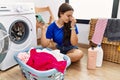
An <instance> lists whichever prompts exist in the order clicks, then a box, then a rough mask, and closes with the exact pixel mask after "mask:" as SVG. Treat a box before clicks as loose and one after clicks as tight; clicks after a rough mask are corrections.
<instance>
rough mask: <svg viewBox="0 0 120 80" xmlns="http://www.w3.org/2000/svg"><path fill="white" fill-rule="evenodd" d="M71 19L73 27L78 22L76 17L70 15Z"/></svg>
mask: <svg viewBox="0 0 120 80" xmlns="http://www.w3.org/2000/svg"><path fill="white" fill-rule="evenodd" d="M70 21H71V27H74V26H75V24H76V19H75V18H74V17H70Z"/></svg>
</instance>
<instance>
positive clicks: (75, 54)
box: [67, 50, 83, 62]
mask: <svg viewBox="0 0 120 80" xmlns="http://www.w3.org/2000/svg"><path fill="white" fill-rule="evenodd" d="M67 55H68V56H69V57H70V59H71V62H76V61H79V60H80V59H81V58H82V57H83V52H82V51H81V50H74V51H73V52H69V53H68V54H67Z"/></svg>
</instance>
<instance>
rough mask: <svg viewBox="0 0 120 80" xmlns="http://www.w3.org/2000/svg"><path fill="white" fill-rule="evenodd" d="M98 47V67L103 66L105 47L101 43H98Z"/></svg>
mask: <svg viewBox="0 0 120 80" xmlns="http://www.w3.org/2000/svg"><path fill="white" fill-rule="evenodd" d="M96 49H97V59H96V67H101V66H102V62H103V49H102V47H101V45H98V46H97V47H96Z"/></svg>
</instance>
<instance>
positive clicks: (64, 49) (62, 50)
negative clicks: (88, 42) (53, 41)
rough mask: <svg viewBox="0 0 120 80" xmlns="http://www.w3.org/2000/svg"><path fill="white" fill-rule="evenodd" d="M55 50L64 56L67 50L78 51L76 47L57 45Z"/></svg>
mask: <svg viewBox="0 0 120 80" xmlns="http://www.w3.org/2000/svg"><path fill="white" fill-rule="evenodd" d="M56 48H57V49H59V50H60V52H61V53H63V54H66V53H67V52H68V51H69V50H71V49H78V47H77V46H72V45H70V46H59V45H56Z"/></svg>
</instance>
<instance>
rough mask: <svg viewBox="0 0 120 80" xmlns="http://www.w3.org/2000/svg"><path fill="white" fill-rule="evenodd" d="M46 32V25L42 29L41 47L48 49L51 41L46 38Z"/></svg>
mask: <svg viewBox="0 0 120 80" xmlns="http://www.w3.org/2000/svg"><path fill="white" fill-rule="evenodd" d="M46 30H47V27H46V25H44V26H42V28H41V45H42V46H43V47H48V45H49V44H50V39H47V38H46Z"/></svg>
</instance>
